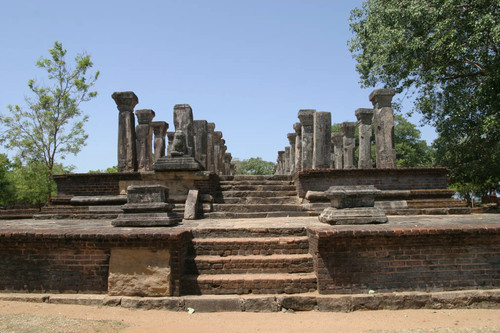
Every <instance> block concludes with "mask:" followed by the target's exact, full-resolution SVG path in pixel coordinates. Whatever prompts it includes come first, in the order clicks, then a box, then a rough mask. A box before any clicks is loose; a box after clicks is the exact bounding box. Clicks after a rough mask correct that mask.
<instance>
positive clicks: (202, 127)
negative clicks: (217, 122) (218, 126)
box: [193, 120, 208, 170]
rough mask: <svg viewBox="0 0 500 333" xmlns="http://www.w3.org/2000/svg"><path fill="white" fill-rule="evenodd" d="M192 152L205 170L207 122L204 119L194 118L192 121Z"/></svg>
mask: <svg viewBox="0 0 500 333" xmlns="http://www.w3.org/2000/svg"><path fill="white" fill-rule="evenodd" d="M193 124H194V153H195V156H194V158H196V159H197V160H198V162H200V164H201V165H202V166H203V168H204V169H205V170H208V168H207V151H208V143H207V135H208V122H207V121H206V120H195V121H194V123H193Z"/></svg>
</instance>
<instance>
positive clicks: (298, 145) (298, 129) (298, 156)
mask: <svg viewBox="0 0 500 333" xmlns="http://www.w3.org/2000/svg"><path fill="white" fill-rule="evenodd" d="M293 129H294V130H295V134H296V137H295V171H301V170H302V125H301V124H300V123H295V124H293Z"/></svg>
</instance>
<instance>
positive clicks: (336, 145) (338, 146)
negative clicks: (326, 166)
mask: <svg viewBox="0 0 500 333" xmlns="http://www.w3.org/2000/svg"><path fill="white" fill-rule="evenodd" d="M332 145H333V167H334V168H335V169H342V158H343V156H344V153H343V150H344V134H342V133H340V132H337V133H332Z"/></svg>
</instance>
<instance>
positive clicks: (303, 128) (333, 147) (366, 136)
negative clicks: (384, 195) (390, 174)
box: [275, 89, 396, 175]
mask: <svg viewBox="0 0 500 333" xmlns="http://www.w3.org/2000/svg"><path fill="white" fill-rule="evenodd" d="M394 94H395V90H394V89H375V90H374V91H373V92H372V93H371V94H370V96H369V99H370V101H371V102H372V104H373V109H367V108H361V109H357V110H356V111H355V115H356V118H357V122H349V121H346V122H343V123H341V124H340V128H341V133H332V132H331V126H332V116H331V113H330V112H322V111H316V110H313V109H304V110H299V113H298V118H299V120H300V122H298V123H295V124H294V125H293V129H294V130H295V133H288V134H287V138H288V141H289V143H290V145H289V146H288V147H285V150H282V151H279V152H278V159H277V163H276V167H275V170H276V174H277V175H293V174H294V173H295V172H296V171H301V170H310V169H312V170H318V169H355V168H356V167H357V168H358V169H371V168H373V162H372V156H371V137H372V121H373V124H374V127H375V146H376V156H377V158H376V168H378V169H394V168H396V151H395V149H394V112H393V108H392V104H391V101H392V98H393V96H394ZM356 126H357V127H358V129H359V157H358V165H357V166H355V165H354V152H355V150H356V145H355V135H354V133H355V130H356Z"/></svg>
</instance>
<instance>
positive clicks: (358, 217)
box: [318, 207, 388, 225]
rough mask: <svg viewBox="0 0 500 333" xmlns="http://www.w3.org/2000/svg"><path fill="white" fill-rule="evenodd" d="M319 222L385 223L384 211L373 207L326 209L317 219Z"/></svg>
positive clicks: (334, 223) (344, 223) (343, 223)
mask: <svg viewBox="0 0 500 333" xmlns="http://www.w3.org/2000/svg"><path fill="white" fill-rule="evenodd" d="M318 218H319V221H320V222H323V223H328V224H331V225H352V224H380V223H387V221H388V219H387V216H386V215H385V213H384V211H383V210H381V209H379V208H374V207H362V208H344V209H336V208H334V207H328V208H326V209H325V210H324V211H323V212H322V213H321V215H320V216H319V217H318Z"/></svg>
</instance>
